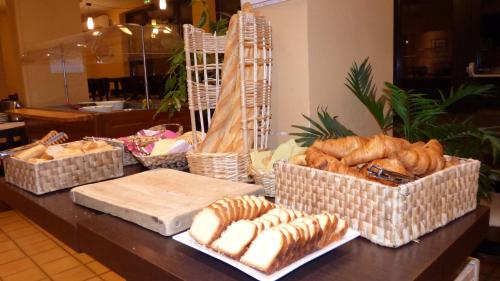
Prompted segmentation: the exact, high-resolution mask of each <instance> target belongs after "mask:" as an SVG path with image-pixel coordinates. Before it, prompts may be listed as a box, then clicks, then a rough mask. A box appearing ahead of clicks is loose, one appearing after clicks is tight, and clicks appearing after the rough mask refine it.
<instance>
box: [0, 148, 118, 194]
mask: <svg viewBox="0 0 500 281" xmlns="http://www.w3.org/2000/svg"><path fill="white" fill-rule="evenodd" d="M122 153H123V149H120V148H117V147H115V148H114V149H113V150H111V151H105V152H97V153H89V154H84V155H81V156H76V157H69V158H63V159H58V160H52V161H48V162H43V163H39V164H31V163H29V162H25V161H21V160H19V159H16V158H7V159H6V160H5V180H6V181H7V182H9V183H12V184H14V185H16V186H18V187H20V188H22V189H24V190H27V191H30V192H33V193H35V194H37V195H40V194H45V193H48V192H52V191H56V190H60V189H65V188H69V187H74V186H77V185H82V184H87V183H91V182H97V181H102V180H105V179H110V178H116V177H121V176H123V161H122Z"/></svg>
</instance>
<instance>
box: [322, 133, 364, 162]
mask: <svg viewBox="0 0 500 281" xmlns="http://www.w3.org/2000/svg"><path fill="white" fill-rule="evenodd" d="M367 142H368V138H365V137H360V136H348V137H344V138H338V139H329V140H324V141H322V140H317V141H315V142H314V143H313V145H312V147H314V148H317V149H319V150H320V151H322V152H324V153H326V154H329V155H331V156H333V157H335V158H337V159H341V158H343V157H345V156H347V155H348V154H349V153H351V152H352V151H354V150H356V149H358V148H360V147H361V146H363V145H365V144H366V143H367Z"/></svg>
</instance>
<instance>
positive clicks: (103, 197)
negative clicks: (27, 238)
mask: <svg viewBox="0 0 500 281" xmlns="http://www.w3.org/2000/svg"><path fill="white" fill-rule="evenodd" d="M245 194H259V195H260V194H263V188H262V186H259V185H254V184H245V183H238V182H231V181H225V180H219V179H213V178H209V177H204V176H199V175H194V174H189V173H185V172H179V171H176V170H171V169H156V170H151V171H147V172H143V173H139V174H135V175H132V176H128V177H123V178H119V179H115V180H109V181H104V182H99V183H94V184H88V185H82V186H79V187H76V188H73V189H72V190H71V198H72V200H73V202H75V203H77V204H80V205H83V206H85V207H88V208H92V209H95V210H98V211H101V212H104V213H107V214H111V215H113V216H117V217H120V218H122V219H124V220H127V221H130V222H133V223H136V224H138V225H140V226H142V227H145V228H147V229H150V230H152V231H155V232H158V233H160V234H162V235H165V236H168V235H172V234H175V233H178V232H181V231H183V230H186V229H188V228H189V227H190V226H191V223H192V220H193V216H194V215H195V214H196V213H197V212H198V211H199V210H201V209H202V208H204V207H206V206H208V205H209V204H211V203H213V202H214V201H217V200H218V199H221V198H224V197H234V196H238V195H245Z"/></svg>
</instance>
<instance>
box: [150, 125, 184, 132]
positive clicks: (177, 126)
mask: <svg viewBox="0 0 500 281" xmlns="http://www.w3.org/2000/svg"><path fill="white" fill-rule="evenodd" d="M174 126H175V127H176V129H177V130H175V132H176V133H177V134H179V135H182V133H184V127H182V125H181V124H179V123H166V124H160V125H156V126H154V127H151V128H149V129H148V130H152V131H158V130H166V129H167V128H168V127H174Z"/></svg>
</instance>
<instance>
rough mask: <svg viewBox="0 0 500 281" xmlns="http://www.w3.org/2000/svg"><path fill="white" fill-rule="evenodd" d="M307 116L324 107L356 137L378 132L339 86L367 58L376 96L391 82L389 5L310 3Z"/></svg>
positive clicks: (385, 1)
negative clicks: (353, 68)
mask: <svg viewBox="0 0 500 281" xmlns="http://www.w3.org/2000/svg"><path fill="white" fill-rule="evenodd" d="M308 33H309V49H308V51H309V62H310V68H309V85H310V87H309V96H310V106H311V107H310V108H311V112H314V111H315V109H316V107H317V106H318V105H322V106H328V110H329V112H330V113H331V114H333V115H338V116H339V120H340V121H341V122H342V123H343V124H344V125H346V126H347V127H348V128H350V129H351V130H353V131H354V132H356V133H358V134H364V135H367V134H374V133H378V132H380V129H379V127H378V126H377V123H376V122H375V119H374V118H373V117H372V115H371V114H370V113H369V112H368V110H367V109H366V108H365V106H364V105H362V104H361V103H360V102H359V101H358V99H357V98H356V97H355V96H354V95H353V94H352V93H351V92H349V89H347V87H346V86H345V85H344V83H345V81H346V79H345V77H346V76H347V72H348V71H349V69H350V67H351V65H352V63H353V62H354V61H356V62H357V63H358V64H360V63H361V62H362V61H363V60H364V59H365V58H366V57H369V58H370V62H371V65H372V67H373V74H374V75H375V76H374V82H375V83H376V84H377V86H378V89H379V93H380V94H381V93H382V91H381V90H382V88H383V86H384V82H385V81H392V70H393V0H377V1H373V0H349V1H345V0H311V1H309V6H308Z"/></svg>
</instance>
